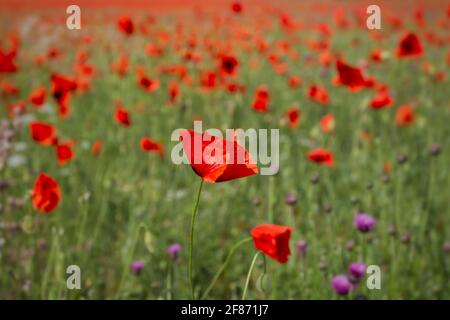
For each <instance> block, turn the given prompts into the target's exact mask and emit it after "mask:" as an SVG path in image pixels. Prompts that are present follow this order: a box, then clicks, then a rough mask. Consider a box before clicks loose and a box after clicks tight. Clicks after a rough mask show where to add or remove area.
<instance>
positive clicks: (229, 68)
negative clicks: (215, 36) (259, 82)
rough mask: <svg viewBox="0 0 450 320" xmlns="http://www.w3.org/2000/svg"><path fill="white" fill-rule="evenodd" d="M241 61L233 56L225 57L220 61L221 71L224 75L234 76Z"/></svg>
mask: <svg viewBox="0 0 450 320" xmlns="http://www.w3.org/2000/svg"><path fill="white" fill-rule="evenodd" d="M238 65H239V61H238V60H237V59H236V57H234V56H231V55H223V56H222V57H221V59H220V70H221V71H222V73H223V74H228V75H234V74H236V70H237V67H238Z"/></svg>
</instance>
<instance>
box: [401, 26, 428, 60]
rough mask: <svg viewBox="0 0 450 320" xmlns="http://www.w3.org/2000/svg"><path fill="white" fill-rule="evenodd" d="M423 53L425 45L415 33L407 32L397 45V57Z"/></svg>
mask: <svg viewBox="0 0 450 320" xmlns="http://www.w3.org/2000/svg"><path fill="white" fill-rule="evenodd" d="M422 53H423V47H422V44H421V42H420V40H419V38H418V37H417V36H416V35H415V34H414V33H411V32H409V33H407V34H405V35H404V36H403V37H402V38H401V39H400V43H399V44H398V46H397V57H398V58H405V57H413V56H420V55H422Z"/></svg>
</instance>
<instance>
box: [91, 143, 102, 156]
mask: <svg viewBox="0 0 450 320" xmlns="http://www.w3.org/2000/svg"><path fill="white" fill-rule="evenodd" d="M101 151H102V142H101V141H100V140H97V141H95V142H94V143H93V144H92V147H91V154H92V155H93V156H94V157H97V156H98V155H99V154H100V152H101Z"/></svg>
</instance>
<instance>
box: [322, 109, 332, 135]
mask: <svg viewBox="0 0 450 320" xmlns="http://www.w3.org/2000/svg"><path fill="white" fill-rule="evenodd" d="M334 126H335V118H334V115H332V114H331V113H328V114H326V115H324V116H323V117H322V118H321V119H320V129H321V130H322V131H323V132H326V133H329V132H332V131H334Z"/></svg>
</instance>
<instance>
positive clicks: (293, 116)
mask: <svg viewBox="0 0 450 320" xmlns="http://www.w3.org/2000/svg"><path fill="white" fill-rule="evenodd" d="M286 117H287V119H288V123H289V125H290V126H291V127H292V128H296V127H297V126H298V123H299V121H300V111H299V110H298V109H297V108H296V107H291V108H290V109H289V110H288V111H287V112H286Z"/></svg>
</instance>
